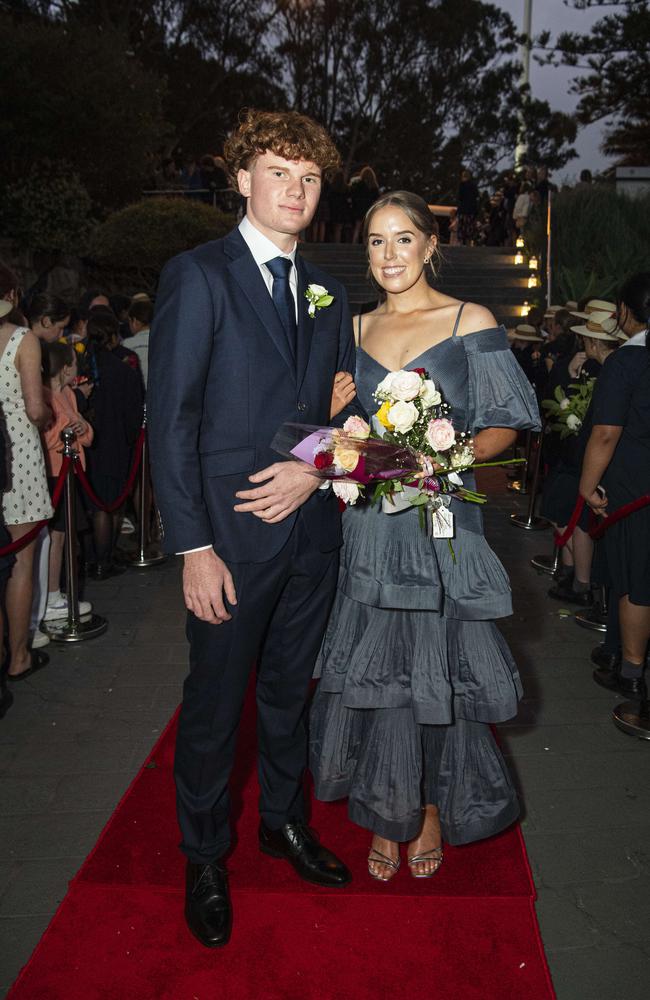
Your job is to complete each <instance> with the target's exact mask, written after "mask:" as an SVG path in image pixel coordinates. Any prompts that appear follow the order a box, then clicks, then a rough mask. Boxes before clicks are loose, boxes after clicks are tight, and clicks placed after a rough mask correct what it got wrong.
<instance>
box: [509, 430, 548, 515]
mask: <svg viewBox="0 0 650 1000" xmlns="http://www.w3.org/2000/svg"><path fill="white" fill-rule="evenodd" d="M541 469H542V436H541V434H538V436H537V451H536V454H535V464H534V466H533V481H532V484H531V487H530V500H529V502H528V511H527V512H526V515H525V516H522V515H521V514H511V515H510V521H511V523H512V524H514V525H515V527H516V528H523V529H524V530H525V531H540V530H542V529H543V528H548V524H549V522H548V521H547V520H546V518H545V517H538V516H537V515H536V514H535V502H536V500H537V491H538V489H539V479H540V473H541Z"/></svg>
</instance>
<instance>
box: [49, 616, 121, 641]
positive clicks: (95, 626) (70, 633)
mask: <svg viewBox="0 0 650 1000" xmlns="http://www.w3.org/2000/svg"><path fill="white" fill-rule="evenodd" d="M107 628H108V621H107V620H106V618H102V617H101V615H84V617H83V618H82V619H80V621H78V622H76V623H75V624H74V625H73V624H72V623H71V622H69V621H68V620H67V619H63V620H61V621H55V622H46V623H45V624H44V625H43V626H42V629H43V631H44V632H46V633H47V635H49V637H50V639H51V640H52V642H83V641H84V640H85V639H96V638H97V636H99V635H103V633H104V632H105V631H106V629H107Z"/></svg>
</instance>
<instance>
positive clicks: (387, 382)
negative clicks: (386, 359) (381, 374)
mask: <svg viewBox="0 0 650 1000" xmlns="http://www.w3.org/2000/svg"><path fill="white" fill-rule="evenodd" d="M396 375H397V372H389V373H388V375H386V377H385V378H383V379H382V380H381V382H380V383H379V385H378V386H377V388H376V390H375V392H376V393H377V395H378V396H392V394H393V379H394V378H395V376H396Z"/></svg>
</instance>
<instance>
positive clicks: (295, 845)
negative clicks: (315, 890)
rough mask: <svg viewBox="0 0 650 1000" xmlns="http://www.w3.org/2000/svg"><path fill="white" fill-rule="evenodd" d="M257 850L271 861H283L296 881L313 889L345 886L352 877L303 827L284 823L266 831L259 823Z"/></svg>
mask: <svg viewBox="0 0 650 1000" xmlns="http://www.w3.org/2000/svg"><path fill="white" fill-rule="evenodd" d="M260 850H261V851H263V853H264V854H270V855H271V857H272V858H284V859H285V860H286V861H288V862H289V864H291V865H293V867H294V868H295V869H296V871H297V873H298V875H300V878H303V879H304V880H305V881H306V882H313V883H314V884H315V885H325V886H342V885H347V884H348V882H349V881H350V880H351V878H352V876H351V875H350V872H349V871H348V869H347V868H346V867H345V865H344V864H343V862H342V861H339V859H338V858H337V857H336V855H335V854H332V852H331V851H328V850H327V848H326V847H322V846H321V844H319V842H318V840H317V839H316V837H315V836H314V834H313V833H312V831H311V830H310V829H309V827H308V826H306V824H304V823H285V825H284V826H281V827H280V829H279V830H269V829H268V827H266V826H265V825H264V823H260Z"/></svg>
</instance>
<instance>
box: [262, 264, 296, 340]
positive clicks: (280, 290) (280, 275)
mask: <svg viewBox="0 0 650 1000" xmlns="http://www.w3.org/2000/svg"><path fill="white" fill-rule="evenodd" d="M266 266H267V267H268V269H269V271H270V272H271V274H272V275H273V289H272V291H271V297H272V299H273V305H274V306H275V308H276V309H277V311H278V315H279V317H280V319H281V321H282V326H283V327H284V332H285V333H286V335H287V342H288V344H289V348H290V350H291V354H292V356H293V358H294V359H295V357H296V340H297V333H298V331H297V329H296V303H295V300H294V297H293V293H292V291H291V285H290V284H289V275H290V274H291V268H292V267H293V264H292V263H291V261H290V260H289V258H288V257H274V258H273V260H267V262H266Z"/></svg>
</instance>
